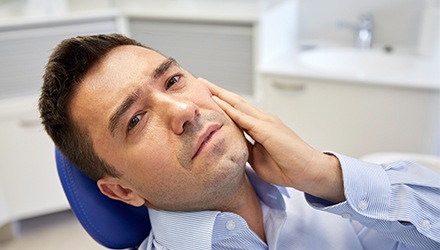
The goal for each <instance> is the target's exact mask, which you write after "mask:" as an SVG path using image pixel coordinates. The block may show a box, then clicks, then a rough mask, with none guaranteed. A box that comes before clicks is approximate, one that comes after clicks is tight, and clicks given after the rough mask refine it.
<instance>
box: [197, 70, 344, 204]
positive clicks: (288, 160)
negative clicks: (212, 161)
mask: <svg viewBox="0 0 440 250" xmlns="http://www.w3.org/2000/svg"><path fill="white" fill-rule="evenodd" d="M199 80H200V81H202V82H204V83H205V84H206V86H207V87H208V89H209V90H210V91H211V93H212V95H213V97H212V98H213V100H214V101H215V102H216V103H217V104H218V105H219V106H220V107H221V108H222V109H223V110H224V111H225V112H226V113H227V114H228V116H229V117H231V119H232V120H233V121H234V122H235V123H236V124H237V125H238V126H239V127H240V128H241V129H242V130H243V131H245V132H246V133H247V134H248V135H250V136H251V137H252V138H253V139H254V140H255V143H254V144H250V145H249V151H250V155H249V163H250V164H251V165H252V167H253V168H254V170H255V172H256V173H257V174H258V175H259V176H260V177H261V178H263V179H265V180H266V181H269V182H271V183H274V184H277V185H281V186H290V187H293V188H296V189H298V190H300V191H303V192H307V193H309V194H311V195H315V196H317V197H320V198H323V199H327V200H331V201H335V202H338V201H342V200H344V195H343V186H342V173H341V169H340V165H339V161H338V160H337V159H336V157H334V156H330V155H326V154H323V153H321V152H319V151H317V150H315V149H313V148H312V147H310V146H309V145H308V144H307V143H305V142H304V141H303V140H302V139H301V138H300V137H299V136H297V135H296V133H295V132H293V131H292V130H291V129H289V128H288V127H287V126H286V125H285V124H284V123H282V122H281V121H280V120H279V119H278V118H277V117H275V116H274V115H272V114H269V113H266V112H264V111H262V110H260V109H259V108H257V107H255V106H254V105H253V104H251V103H250V102H249V101H247V100H246V99H244V98H243V97H241V96H239V95H237V94H235V93H232V92H229V91H227V90H224V89H222V88H220V87H218V86H216V85H214V84H212V83H210V82H209V81H207V80H204V79H200V78H199ZM324 168H325V169H324Z"/></svg>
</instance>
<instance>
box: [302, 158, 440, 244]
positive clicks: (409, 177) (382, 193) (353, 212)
mask: <svg viewBox="0 0 440 250" xmlns="http://www.w3.org/2000/svg"><path fill="white" fill-rule="evenodd" d="M332 154H334V155H335V156H336V157H338V159H339V161H340V163H341V167H342V173H343V181H344V192H345V197H346V201H345V202H342V203H338V204H331V203H329V202H328V201H325V200H322V199H319V198H317V197H314V196H311V195H309V194H306V199H307V201H308V203H309V204H310V205H311V206H312V207H314V208H316V209H319V210H323V211H327V212H330V213H333V214H338V215H341V216H342V217H344V218H351V219H353V220H355V221H358V222H360V223H361V224H363V225H364V226H366V227H368V228H371V229H374V230H376V231H378V232H379V233H381V234H382V235H384V236H386V237H389V238H391V239H394V240H396V241H398V242H401V243H403V244H405V245H406V246H413V247H417V248H420V247H422V248H425V249H440V219H439V218H440V175H439V174H438V173H435V172H434V171H432V170H430V169H428V168H426V167H423V166H421V165H419V164H416V163H414V162H409V161H401V162H395V163H391V164H384V165H378V164H372V163H367V162H363V161H360V160H357V159H353V158H350V157H346V156H343V155H340V154H335V153H332Z"/></svg>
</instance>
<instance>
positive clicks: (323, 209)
mask: <svg viewBox="0 0 440 250" xmlns="http://www.w3.org/2000/svg"><path fill="white" fill-rule="evenodd" d="M335 155H336V156H337V157H338V158H339V160H340V162H341V166H342V171H343V176H344V188H345V196H346V198H347V201H345V202H342V203H339V204H330V203H329V202H327V201H324V200H321V199H318V198H316V197H313V196H310V195H307V194H306V195H305V197H306V199H304V194H303V193H300V192H298V191H296V190H294V189H292V188H280V187H276V186H274V185H271V184H269V183H267V182H265V181H263V180H261V179H259V178H258V177H257V176H256V175H255V174H254V173H253V172H252V171H248V172H247V174H248V176H249V178H250V180H251V182H252V185H253V186H254V188H255V190H256V192H257V194H258V196H259V198H260V203H261V206H262V210H263V219H264V227H265V228H264V229H265V233H266V239H267V244H266V243H265V242H263V241H262V240H261V239H260V238H259V237H258V236H257V235H256V234H255V233H254V232H253V231H252V230H251V229H250V228H249V227H248V226H247V223H246V221H245V220H244V219H243V218H241V217H240V216H239V215H236V214H233V213H226V212H218V211H199V212H166V211H157V210H153V209H149V211H150V220H151V224H152V231H151V233H150V235H149V236H148V237H147V238H146V239H145V241H144V242H143V243H142V245H141V246H140V249H142V250H143V249H148V250H149V249H175V250H177V249H179V250H185V249H188V250H189V249H190V250H197V249H201V250H205V249H252V250H257V249H271V250H274V249H278V250H285V249H338V250H340V249H347V250H356V249H359V250H361V249H362V250H369V249H372V250H373V249H374V250H377V249H380V250H388V249H390V250H391V249H398V250H404V249H437V250H438V249H440V219H439V217H440V175H438V174H436V173H434V172H433V171H431V170H429V169H427V168H423V167H421V166H419V165H417V164H415V163H412V162H397V163H392V164H388V165H376V164H370V163H365V162H362V161H359V160H356V159H353V158H349V157H345V156H342V155H339V154H335Z"/></svg>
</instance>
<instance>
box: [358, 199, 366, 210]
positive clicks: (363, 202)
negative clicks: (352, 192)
mask: <svg viewBox="0 0 440 250" xmlns="http://www.w3.org/2000/svg"><path fill="white" fill-rule="evenodd" d="M358 207H359V209H360V210H365V209H367V208H368V201H366V200H361V201H359V204H358Z"/></svg>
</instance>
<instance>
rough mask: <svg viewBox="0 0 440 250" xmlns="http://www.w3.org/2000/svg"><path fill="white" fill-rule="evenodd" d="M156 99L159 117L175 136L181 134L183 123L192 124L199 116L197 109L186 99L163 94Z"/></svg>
mask: <svg viewBox="0 0 440 250" xmlns="http://www.w3.org/2000/svg"><path fill="white" fill-rule="evenodd" d="M158 99H159V100H158V102H157V104H156V105H158V107H159V109H158V110H159V112H160V113H159V115H160V116H161V117H163V119H164V122H165V124H167V125H169V126H170V128H171V130H172V131H173V132H174V133H175V134H178V135H180V134H182V133H183V131H184V125H185V123H188V122H189V123H191V122H193V121H194V119H195V118H196V117H197V116H198V115H199V114H200V110H199V107H198V106H197V105H196V104H195V103H194V102H192V101H190V100H188V99H186V98H182V97H177V96H169V95H165V94H164V95H161V96H160V97H158Z"/></svg>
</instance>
